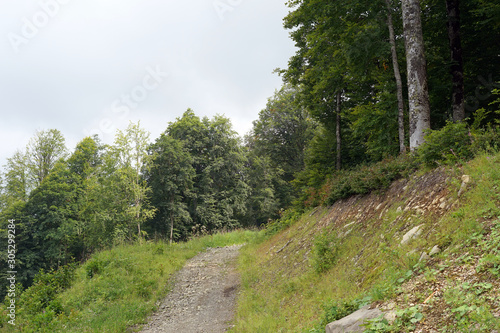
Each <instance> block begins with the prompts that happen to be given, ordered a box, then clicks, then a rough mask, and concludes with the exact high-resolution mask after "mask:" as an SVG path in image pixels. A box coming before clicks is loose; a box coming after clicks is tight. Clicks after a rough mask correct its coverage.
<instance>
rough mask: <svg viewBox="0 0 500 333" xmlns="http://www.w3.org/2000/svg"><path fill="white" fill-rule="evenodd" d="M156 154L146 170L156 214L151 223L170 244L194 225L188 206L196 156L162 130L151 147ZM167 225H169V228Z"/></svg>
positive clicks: (152, 153)
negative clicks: (167, 237) (165, 235)
mask: <svg viewBox="0 0 500 333" xmlns="http://www.w3.org/2000/svg"><path fill="white" fill-rule="evenodd" d="M149 151H150V154H151V155H152V156H153V160H152V162H151V163H152V164H151V168H150V169H149V170H148V172H147V180H148V184H149V185H150V186H151V189H152V205H153V206H154V207H155V208H156V209H157V212H158V213H157V214H156V216H155V217H154V218H153V220H152V221H150V223H151V224H152V225H153V229H154V231H156V232H160V233H164V234H167V233H168V235H169V238H170V243H172V241H173V239H174V228H175V239H178V238H179V237H180V236H185V235H186V234H187V232H188V231H189V229H190V227H191V222H192V219H191V216H190V215H189V210H188V206H187V202H188V200H187V199H188V198H189V196H191V195H192V194H191V190H192V187H193V178H194V176H195V170H194V168H193V166H192V163H193V158H192V157H191V155H190V154H189V152H188V151H187V149H186V148H185V147H184V144H183V142H182V141H180V140H176V139H173V138H171V137H169V136H168V135H167V134H165V133H163V134H162V135H161V136H160V137H159V138H158V139H157V140H156V142H155V143H154V144H153V145H151V146H150V148H149ZM167 225H170V227H169V228H168V229H169V230H168V231H167Z"/></svg>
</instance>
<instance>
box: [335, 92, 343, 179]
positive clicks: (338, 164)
mask: <svg viewBox="0 0 500 333" xmlns="http://www.w3.org/2000/svg"><path fill="white" fill-rule="evenodd" d="M341 97H342V92H340V91H339V92H337V110H336V113H337V119H336V130H335V135H336V139H337V159H336V164H335V165H336V168H337V170H340V169H341V168H342V153H341V149H342V135H341V133H340V119H341V118H340V111H341V107H340V103H341Z"/></svg>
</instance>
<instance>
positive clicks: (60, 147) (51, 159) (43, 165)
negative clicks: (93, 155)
mask: <svg viewBox="0 0 500 333" xmlns="http://www.w3.org/2000/svg"><path fill="white" fill-rule="evenodd" d="M66 153H67V149H66V145H65V140H64V137H63V135H62V134H61V132H60V131H59V130H56V129H50V130H48V131H45V130H42V131H37V132H36V133H35V136H34V137H33V138H32V139H31V140H30V142H29V143H28V147H27V155H28V161H29V168H30V173H31V177H32V178H33V180H34V182H35V186H38V185H40V184H41V183H42V181H43V180H44V179H45V177H47V176H48V174H49V172H50V170H52V168H53V167H54V165H55V164H56V162H57V160H59V159H60V158H62V157H65V156H66Z"/></svg>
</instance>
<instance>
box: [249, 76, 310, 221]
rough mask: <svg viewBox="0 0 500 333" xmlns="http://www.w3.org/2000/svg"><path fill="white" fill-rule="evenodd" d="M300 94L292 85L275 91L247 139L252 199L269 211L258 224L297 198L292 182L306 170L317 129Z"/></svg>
mask: <svg viewBox="0 0 500 333" xmlns="http://www.w3.org/2000/svg"><path fill="white" fill-rule="evenodd" d="M298 94H299V91H298V90H297V89H294V88H292V87H290V86H289V85H285V86H283V87H282V88H281V90H280V91H277V92H275V94H274V96H273V97H272V98H270V99H269V100H268V102H267V104H266V107H265V109H263V110H261V111H260V113H259V118H258V119H257V120H255V121H254V122H253V128H252V131H251V132H250V133H249V134H248V135H247V136H246V137H245V140H246V147H247V149H248V155H249V159H250V161H249V162H250V165H249V166H248V168H247V177H248V182H249V185H250V184H251V188H252V189H253V192H254V193H253V195H252V196H251V199H250V200H251V201H253V202H252V204H253V207H255V206H257V205H259V206H263V208H264V209H265V210H264V211H265V214H264V216H262V217H260V216H259V217H258V223H263V222H265V221H266V220H267V219H268V218H271V217H275V216H276V214H277V211H278V210H279V209H286V208H287V207H288V206H289V205H290V203H291V202H292V201H293V200H294V199H295V197H296V196H295V190H294V187H293V185H292V181H293V180H294V179H295V178H296V177H297V174H298V173H299V172H300V171H302V169H303V168H304V163H305V161H304V160H305V154H306V153H305V150H306V147H307V145H308V143H309V142H310V140H311V138H312V136H313V133H314V128H315V126H316V124H315V123H314V122H313V121H312V119H311V118H310V116H309V114H308V113H307V112H306V111H305V109H304V108H303V107H302V106H301V105H300V104H299V103H298V97H297V95H298ZM252 185H253V186H252ZM254 214H255V213H254Z"/></svg>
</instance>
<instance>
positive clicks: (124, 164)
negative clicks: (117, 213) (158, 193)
mask: <svg viewBox="0 0 500 333" xmlns="http://www.w3.org/2000/svg"><path fill="white" fill-rule="evenodd" d="M148 140H149V133H148V132H147V131H145V130H144V129H142V128H141V127H140V122H138V123H137V124H133V123H130V124H129V126H128V127H127V129H126V130H125V131H121V130H118V131H117V133H116V137H115V145H114V146H113V148H112V149H113V153H114V155H115V157H116V159H117V163H118V165H117V167H118V168H117V170H116V173H117V175H116V176H117V177H116V178H115V181H117V182H119V183H120V184H121V185H122V186H123V188H122V189H123V190H124V193H126V196H127V199H128V200H127V199H126V200H125V201H124V202H122V204H123V206H122V208H123V210H124V212H125V213H126V214H127V216H128V219H129V220H130V222H131V223H133V224H135V225H136V226H137V235H138V237H139V238H140V237H141V236H142V235H141V225H142V223H144V221H146V220H148V219H150V218H152V217H153V216H154V213H155V210H154V209H151V208H150V207H149V205H148V195H149V193H150V191H151V188H150V187H149V186H148V185H147V183H146V181H145V180H144V179H143V177H142V175H143V172H145V171H146V169H147V167H148V165H149V160H150V159H151V157H150V156H149V155H148V153H147V147H148V145H149V142H148Z"/></svg>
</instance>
